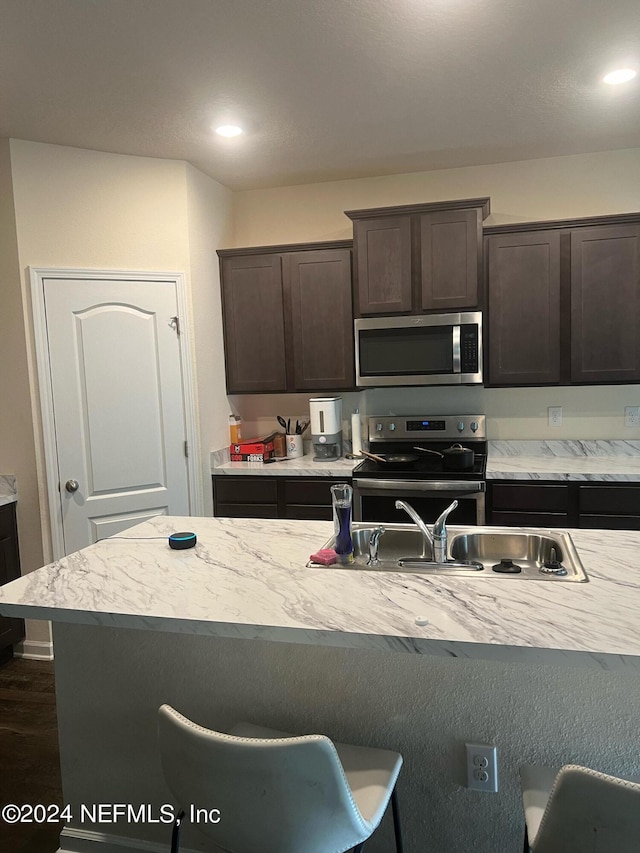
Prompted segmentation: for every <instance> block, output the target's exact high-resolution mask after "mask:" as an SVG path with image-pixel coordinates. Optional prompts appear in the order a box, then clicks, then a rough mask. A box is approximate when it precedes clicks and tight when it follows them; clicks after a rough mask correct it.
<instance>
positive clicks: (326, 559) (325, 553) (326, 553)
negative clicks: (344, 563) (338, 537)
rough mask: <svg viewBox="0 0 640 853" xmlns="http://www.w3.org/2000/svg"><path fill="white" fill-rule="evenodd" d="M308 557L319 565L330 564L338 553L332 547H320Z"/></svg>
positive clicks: (335, 559) (335, 560) (336, 557)
mask: <svg viewBox="0 0 640 853" xmlns="http://www.w3.org/2000/svg"><path fill="white" fill-rule="evenodd" d="M309 559H310V560H311V561H312V562H313V563H319V564H320V565H321V566H332V565H333V564H334V563H335V562H337V560H338V555H337V554H336V552H335V551H334V550H333V548H321V549H320V550H319V551H318V552H317V553H316V554H312V555H311V556H310V557H309Z"/></svg>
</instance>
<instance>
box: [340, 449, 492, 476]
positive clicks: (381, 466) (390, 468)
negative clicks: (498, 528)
mask: <svg viewBox="0 0 640 853" xmlns="http://www.w3.org/2000/svg"><path fill="white" fill-rule="evenodd" d="M453 444H454V442H450V441H447V442H433V441H430V442H415V446H418V447H425V448H428V449H430V450H440V451H442V450H445V449H448V448H450V447H452V445H453ZM463 446H464V447H466V448H469V449H471V450H473V452H474V459H473V466H472V467H470V468H468V469H466V470H463V471H453V470H451V468H450V467H445V461H444V460H443V459H441V458H440V457H439V456H436V455H432V454H427V453H424V454H420V451H417V450H414V449H413V447H414V445H413V444H407V443H405V442H384V441H381V442H371V448H370V450H371V453H377V454H380V455H381V456H382V457H383V458H385V459H386V461H385V462H374V461H373V460H371V459H365V460H364V461H363V462H360V464H359V465H356V467H355V468H354V469H353V476H354V477H377V478H378V479H380V478H384V479H394V480H402V479H405V480H407V479H412V480H415V479H425V480H426V479H429V480H482V479H484V476H485V471H486V467H487V447H486V442H484V441H478V442H465V443H464V444H463ZM399 456H410V457H413V458H412V459H410V460H400V459H396V460H394V458H393V457H399ZM387 457H388V458H387Z"/></svg>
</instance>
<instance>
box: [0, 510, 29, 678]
mask: <svg viewBox="0 0 640 853" xmlns="http://www.w3.org/2000/svg"><path fill="white" fill-rule="evenodd" d="M19 577H20V556H19V552H18V527H17V524H16V505H15V503H12V504H5V506H0V586H2V584H5V583H9V581H12V580H15V579H16V578H19ZM23 639H24V620H22V619H10V618H9V617H7V616H0V662H3V661H4V660H7V659H8V658H10V657H11V656H12V655H13V646H14V645H15V644H16V643H19V642H20V640H23Z"/></svg>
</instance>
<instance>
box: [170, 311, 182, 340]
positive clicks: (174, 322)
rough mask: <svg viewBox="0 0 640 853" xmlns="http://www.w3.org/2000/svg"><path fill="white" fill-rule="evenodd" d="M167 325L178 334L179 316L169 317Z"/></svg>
mask: <svg viewBox="0 0 640 853" xmlns="http://www.w3.org/2000/svg"><path fill="white" fill-rule="evenodd" d="M169 326H170V327H171V328H172V329H173V330H174V332H175V333H176V334H177V335H179V334H180V317H178V316H177V315H176V316H175V317H170V318H169Z"/></svg>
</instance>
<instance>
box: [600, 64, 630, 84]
mask: <svg viewBox="0 0 640 853" xmlns="http://www.w3.org/2000/svg"><path fill="white" fill-rule="evenodd" d="M637 73H638V72H637V71H636V70H635V69H634V68H618V70H617V71H611V72H610V73H609V74H606V75H605V76H604V77H603V78H602V79H603V81H604V82H605V83H611V84H612V85H615V84H616V83H628V82H629V80H633V78H634V77H635V76H636V74H637Z"/></svg>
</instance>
